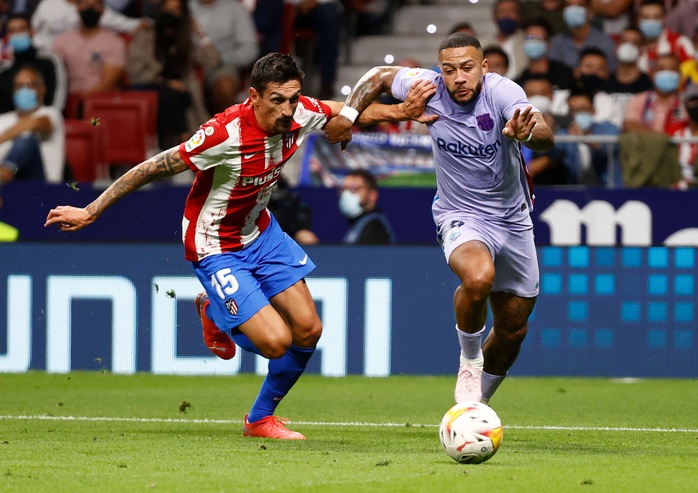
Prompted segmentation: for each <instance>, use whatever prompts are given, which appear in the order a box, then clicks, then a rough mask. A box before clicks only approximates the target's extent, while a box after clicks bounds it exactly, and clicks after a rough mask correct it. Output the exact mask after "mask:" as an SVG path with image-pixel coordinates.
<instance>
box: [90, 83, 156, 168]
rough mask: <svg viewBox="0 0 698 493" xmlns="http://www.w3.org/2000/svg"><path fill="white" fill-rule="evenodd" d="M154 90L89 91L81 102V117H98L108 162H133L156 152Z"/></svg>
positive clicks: (138, 161)
mask: <svg viewBox="0 0 698 493" xmlns="http://www.w3.org/2000/svg"><path fill="white" fill-rule="evenodd" d="M157 106H158V94H157V92H155V91H120V92H110V93H103V94H90V95H88V96H86V97H85V99H84V103H83V116H84V118H85V119H87V120H90V119H92V118H95V119H99V126H100V127H101V128H102V131H103V133H104V154H105V159H106V162H107V164H109V165H136V164H138V163H140V162H141V161H143V160H145V159H146V158H148V157H150V156H151V155H152V154H154V153H155V152H157V150H158V146H157Z"/></svg>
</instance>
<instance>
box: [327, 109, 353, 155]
mask: <svg viewBox="0 0 698 493" xmlns="http://www.w3.org/2000/svg"><path fill="white" fill-rule="evenodd" d="M353 125H354V124H353V123H352V122H351V120H349V119H348V118H345V117H343V116H336V117H334V118H332V119H331V120H330V121H329V122H327V124H326V125H325V136H326V137H327V139H328V140H329V141H330V142H332V143H333V144H336V143H338V142H341V143H342V146H341V147H342V150H344V149H346V148H347V144H348V143H349V142H351V127H352V126H353Z"/></svg>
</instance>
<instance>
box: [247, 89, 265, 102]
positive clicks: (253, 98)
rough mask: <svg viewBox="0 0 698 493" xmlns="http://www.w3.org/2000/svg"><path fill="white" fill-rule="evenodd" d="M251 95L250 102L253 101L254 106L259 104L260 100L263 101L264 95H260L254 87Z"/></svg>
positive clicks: (250, 91)
mask: <svg viewBox="0 0 698 493" xmlns="http://www.w3.org/2000/svg"><path fill="white" fill-rule="evenodd" d="M249 95H250V101H252V104H258V103H259V100H260V99H262V95H261V94H259V92H258V91H257V89H255V88H254V87H250V90H249Z"/></svg>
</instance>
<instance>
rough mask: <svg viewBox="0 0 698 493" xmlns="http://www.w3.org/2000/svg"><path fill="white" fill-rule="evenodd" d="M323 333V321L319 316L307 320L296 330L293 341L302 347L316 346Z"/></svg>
mask: <svg viewBox="0 0 698 493" xmlns="http://www.w3.org/2000/svg"><path fill="white" fill-rule="evenodd" d="M321 335H322V322H320V319H319V318H317V317H313V318H312V319H311V320H308V321H306V322H305V323H304V324H303V325H302V326H301V327H299V328H298V329H297V330H295V331H294V334H293V336H294V337H293V343H294V344H295V345H297V346H300V347H315V346H316V345H317V343H318V341H319V340H320V336H321Z"/></svg>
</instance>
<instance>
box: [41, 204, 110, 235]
mask: <svg viewBox="0 0 698 493" xmlns="http://www.w3.org/2000/svg"><path fill="white" fill-rule="evenodd" d="M95 219H97V218H96V217H94V216H93V215H92V214H90V213H89V212H87V209H83V208H78V207H71V206H69V205H59V206H58V207H56V208H55V209H51V210H50V211H49V213H48V216H47V217H46V222H45V223H44V227H47V226H51V225H52V224H57V225H58V229H60V230H61V231H77V230H78V229H82V228H84V227H85V226H87V225H88V224H92V223H93V222H94V221H95Z"/></svg>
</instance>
